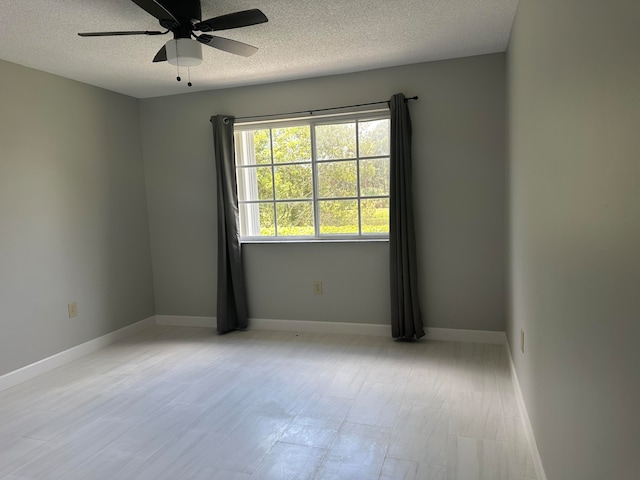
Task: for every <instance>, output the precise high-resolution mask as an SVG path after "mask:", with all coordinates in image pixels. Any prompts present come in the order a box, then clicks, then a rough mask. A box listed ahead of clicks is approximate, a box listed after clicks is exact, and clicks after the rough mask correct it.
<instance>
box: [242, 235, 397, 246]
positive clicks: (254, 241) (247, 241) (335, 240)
mask: <svg viewBox="0 0 640 480" xmlns="http://www.w3.org/2000/svg"><path fill="white" fill-rule="evenodd" d="M388 242H389V238H388V237H386V238H380V237H372V238H361V237H360V238H288V239H285V238H278V239H275V238H274V239H270V240H266V239H264V240H263V239H254V238H250V239H242V238H241V239H240V243H241V244H260V245H267V244H271V243H276V244H282V243H388Z"/></svg>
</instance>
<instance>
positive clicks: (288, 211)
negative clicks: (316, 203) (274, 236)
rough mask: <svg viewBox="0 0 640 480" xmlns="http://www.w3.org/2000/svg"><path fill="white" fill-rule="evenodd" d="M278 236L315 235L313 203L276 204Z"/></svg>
mask: <svg viewBox="0 0 640 480" xmlns="http://www.w3.org/2000/svg"><path fill="white" fill-rule="evenodd" d="M276 211H277V212H278V236H296V237H300V236H308V235H315V230H314V227H313V203H312V202H283V203H276Z"/></svg>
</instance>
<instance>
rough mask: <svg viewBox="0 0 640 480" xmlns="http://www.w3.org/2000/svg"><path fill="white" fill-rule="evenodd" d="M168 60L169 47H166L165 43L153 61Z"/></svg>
mask: <svg viewBox="0 0 640 480" xmlns="http://www.w3.org/2000/svg"><path fill="white" fill-rule="evenodd" d="M166 61H167V49H166V47H165V46H164V45H163V46H162V48H161V49H160V50H158V53H156V56H155V57H153V62H154V63H156V62H166Z"/></svg>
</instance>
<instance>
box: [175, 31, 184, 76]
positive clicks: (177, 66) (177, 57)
mask: <svg viewBox="0 0 640 480" xmlns="http://www.w3.org/2000/svg"><path fill="white" fill-rule="evenodd" d="M174 42H176V70H178V76H177V77H176V80H178V81H180V80H182V78H180V54H179V53H178V40H174Z"/></svg>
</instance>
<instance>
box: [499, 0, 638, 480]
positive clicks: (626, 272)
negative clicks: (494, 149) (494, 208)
mask: <svg viewBox="0 0 640 480" xmlns="http://www.w3.org/2000/svg"><path fill="white" fill-rule="evenodd" d="M639 19H640V4H639V3H638V2H632V1H625V0H612V1H607V2H602V1H591V0H589V1H578V0H571V1H569V0H565V1H563V2H558V1H549V0H547V1H540V0H538V1H536V0H521V1H520V5H519V9H518V13H517V16H516V20H515V24H514V27H513V31H512V36H511V40H510V44H509V48H508V60H507V63H508V90H509V93H508V105H509V130H510V134H509V144H510V148H509V162H510V166H509V170H510V181H509V183H510V204H511V207H510V215H509V224H510V227H509V232H510V234H509V238H510V278H511V280H510V284H511V286H510V289H511V294H510V297H511V301H510V307H509V319H508V336H509V342H510V344H511V347H512V352H513V356H514V361H515V365H516V369H517V372H518V377H519V380H520V384H521V387H522V391H523V394H524V398H525V403H526V405H527V408H528V411H529V416H530V418H531V422H532V426H533V429H534V432H535V435H536V438H537V442H538V446H539V449H540V452H541V457H542V460H543V463H544V466H545V469H546V473H547V475H548V477H549V478H550V479H553V480H576V479H581V480H591V479H593V480H601V479H605V478H607V479H609V478H611V479H613V478H616V479H623V478H625V479H627V478H629V479H630V478H638V472H640V409H639V408H638V406H639V405H640V393H639V392H640V373H639V372H638V367H639V366H640V348H639V347H638V340H640V135H639V130H638V129H639V127H640V61H639V60H638V59H639V58H640V55H639V54H640V47H639V46H640V29H639V28H638V20H639ZM521 329H524V331H525V336H526V347H525V354H524V355H523V354H522V353H521V352H520V347H519V336H520V330H521Z"/></svg>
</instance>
